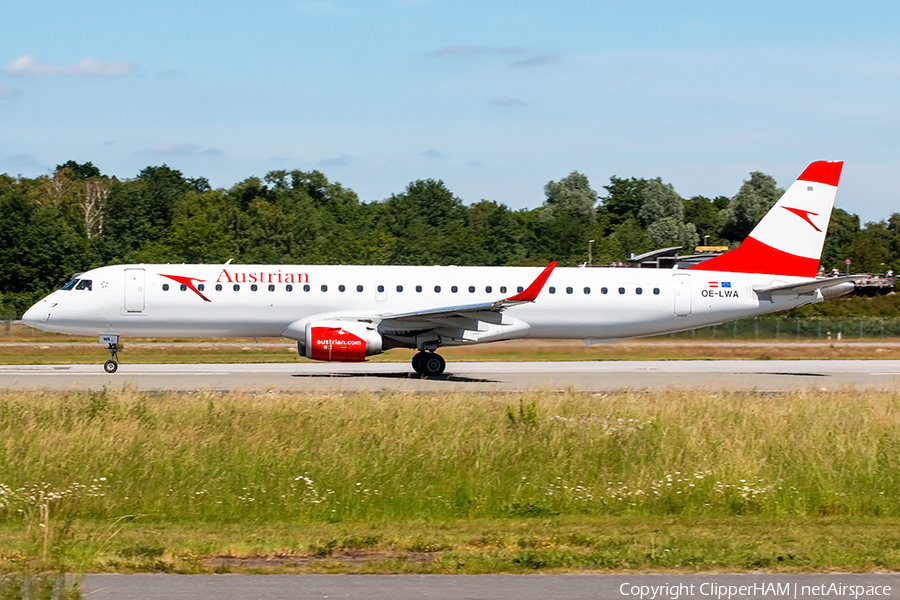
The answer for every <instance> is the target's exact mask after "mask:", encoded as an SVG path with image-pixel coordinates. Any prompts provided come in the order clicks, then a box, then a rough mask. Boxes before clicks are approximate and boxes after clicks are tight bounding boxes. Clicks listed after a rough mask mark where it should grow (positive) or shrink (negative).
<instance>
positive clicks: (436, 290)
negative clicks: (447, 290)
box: [434, 285, 441, 294]
mask: <svg viewBox="0 0 900 600" xmlns="http://www.w3.org/2000/svg"><path fill="white" fill-rule="evenodd" d="M434 291H435V293H438V294H440V293H441V286H439V285H436V286H434Z"/></svg>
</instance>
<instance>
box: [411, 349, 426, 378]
mask: <svg viewBox="0 0 900 600" xmlns="http://www.w3.org/2000/svg"><path fill="white" fill-rule="evenodd" d="M427 357H428V354H427V353H425V352H419V353H418V354H415V355H414V356H413V357H412V368H413V371H415V372H416V373H418V374H419V375H424V374H425V371H424V370H423V369H422V359H424V358H427Z"/></svg>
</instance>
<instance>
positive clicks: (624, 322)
mask: <svg viewBox="0 0 900 600" xmlns="http://www.w3.org/2000/svg"><path fill="white" fill-rule="evenodd" d="M842 167H843V162H826V161H818V162H814V163H812V164H810V165H809V166H808V167H807V168H806V169H805V170H804V171H803V173H802V174H801V175H800V177H799V178H798V179H797V180H796V181H795V182H794V183H793V184H792V185H791V186H790V188H788V190H787V191H786V192H785V193H784V195H783V196H782V197H781V199H780V200H779V201H778V202H777V203H776V204H775V206H774V207H773V208H772V209H771V210H770V211H769V212H768V213H767V214H766V215H765V216H764V217H763V219H762V220H761V221H760V222H759V223H758V224H757V225H756V227H755V228H754V229H753V230H752V232H751V233H750V235H749V236H748V237H747V239H745V240H744V241H743V242H742V243H741V244H740V245H739V246H738V247H737V248H735V249H733V250H730V251H728V252H725V253H723V254H720V255H718V256H714V257H712V258H710V259H708V260H705V261H703V262H699V263H697V264H693V265H691V266H687V267H686V268H678V267H677V266H676V268H673V269H641V268H578V267H572V268H562V267H557V263H556V262H552V263H550V264H549V265H547V266H546V267H544V268H540V267H461V266H433V267H432V266H335V265H237V264H231V261H228V262H227V263H225V264H217V265H211V264H178V265H176V264H129V265H114V266H105V267H100V268H97V269H92V270H90V271H87V272H86V273H82V274H79V275H77V276H75V277H74V278H73V279H72V280H71V281H69V282H68V283H66V284H65V285H63V286H62V287H61V288H60V289H58V290H56V291H54V292H52V293H51V294H50V295H48V296H47V297H46V298H44V299H42V300H40V301H39V302H37V303H36V304H35V305H34V306H32V307H31V308H29V309H28V311H27V312H26V313H25V315H24V316H23V321H24V322H25V323H27V324H28V325H30V326H31V327H35V328H37V329H42V330H45V331H54V332H61V333H70V334H89V335H97V336H99V340H100V342H101V343H105V344H107V349H108V350H109V352H110V359H109V360H108V361H107V362H106V363H105V364H104V369H105V370H106V371H107V372H108V373H114V372H115V371H116V370H117V368H118V362H117V360H118V354H117V350H118V343H119V340H120V337H122V336H141V337H144V336H177V337H182V338H183V337H284V338H288V339H291V340H294V341H296V342H297V349H298V352H299V354H300V355H301V356H304V357H306V358H310V359H314V360H320V361H334V362H360V361H364V360H365V359H366V357H367V356H372V355H375V354H380V353H382V352H384V351H386V350H390V349H392V348H410V349H414V350H418V352H417V353H416V354H415V355H414V356H413V358H412V368H413V370H414V371H415V372H416V373H419V374H420V375H422V376H425V377H437V376H439V375H441V374H443V373H444V370H445V368H446V362H445V360H444V359H443V358H442V357H441V356H440V355H439V354H437V352H436V351H437V350H438V349H439V348H441V347H443V346H465V345H470V344H480V343H486V342H494V341H499V340H515V339H535V338H541V339H580V340H584V341H585V343H587V344H588V345H592V344H596V343H601V342H608V341H613V340H621V339H627V338H634V337H644V336H652V335H658V334H664V333H670V332H675V331H683V330H687V329H693V328H696V327H703V326H707V325H713V324H718V323H723V322H725V321H730V320H734V319H741V318H745V317H752V316H757V315H762V314H766V313H771V312H775V311H780V310H786V309H790V308H794V307H797V306H802V305H805V304H810V303H815V302H821V301H823V300H826V299H829V298H833V297H836V296H840V295H842V294H845V293H848V292H850V291H852V290H853V286H854V284H853V281H854V277H853V276H848V277H834V278H828V279H823V278H816V273H817V271H818V267H819V259H820V257H821V254H822V246H823V244H824V242H825V232H826V231H827V229H828V222H829V220H830V218H831V210H832V207H833V205H834V198H835V195H836V193H837V186H838V182H839V180H840V175H841V169H842Z"/></svg>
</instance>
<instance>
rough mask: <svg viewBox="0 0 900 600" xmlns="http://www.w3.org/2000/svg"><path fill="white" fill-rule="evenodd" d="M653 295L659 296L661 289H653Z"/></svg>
mask: <svg viewBox="0 0 900 600" xmlns="http://www.w3.org/2000/svg"><path fill="white" fill-rule="evenodd" d="M653 295H654V296H659V288H653Z"/></svg>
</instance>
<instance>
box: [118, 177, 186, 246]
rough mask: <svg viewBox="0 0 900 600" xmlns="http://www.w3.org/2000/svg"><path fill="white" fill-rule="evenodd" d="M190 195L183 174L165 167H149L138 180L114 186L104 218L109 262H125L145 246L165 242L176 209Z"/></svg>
mask: <svg viewBox="0 0 900 600" xmlns="http://www.w3.org/2000/svg"><path fill="white" fill-rule="evenodd" d="M189 191H191V186H190V184H188V182H187V181H186V180H185V178H184V177H183V176H182V174H181V172H180V171H176V170H175V169H171V168H169V167H167V166H166V165H163V166H161V167H147V168H145V169H144V170H142V171H141V172H140V174H139V175H138V177H137V178H136V179H133V180H130V181H125V182H115V183H113V185H112V186H111V187H110V190H109V197H108V200H107V204H106V215H105V217H104V224H105V225H104V229H105V232H104V240H105V241H106V248H107V252H106V254H107V258H108V259H109V260H123V259H124V258H125V257H126V256H127V255H128V254H129V253H133V252H134V251H136V250H137V249H139V248H140V247H141V246H142V245H143V244H145V243H149V242H159V241H161V240H164V239H165V238H166V237H167V235H168V233H169V228H170V227H171V225H172V219H173V217H174V214H175V207H176V205H177V204H178V203H179V202H180V201H181V200H182V199H183V198H184V197H185V196H186V195H187V193H188V192H189ZM163 262H168V261H163Z"/></svg>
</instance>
